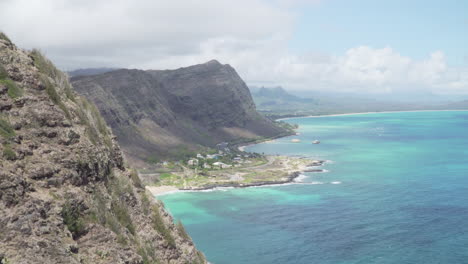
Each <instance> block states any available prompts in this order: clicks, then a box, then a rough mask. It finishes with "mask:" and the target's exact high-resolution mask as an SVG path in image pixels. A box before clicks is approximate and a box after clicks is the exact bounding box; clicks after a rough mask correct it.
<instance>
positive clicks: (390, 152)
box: [159, 111, 468, 264]
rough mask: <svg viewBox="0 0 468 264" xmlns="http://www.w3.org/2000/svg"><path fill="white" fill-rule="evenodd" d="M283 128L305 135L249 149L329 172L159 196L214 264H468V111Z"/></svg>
mask: <svg viewBox="0 0 468 264" xmlns="http://www.w3.org/2000/svg"><path fill="white" fill-rule="evenodd" d="M287 121H288V122H290V123H297V124H299V130H298V132H299V133H300V135H298V136H293V137H287V138H281V139H278V140H275V141H274V142H268V143H262V144H258V145H255V146H251V147H249V148H247V150H248V151H255V152H264V153H265V154H282V155H299V156H305V157H310V158H313V159H323V160H329V161H330V162H328V163H327V164H326V165H325V166H324V167H323V168H324V169H326V170H328V172H326V173H315V174H314V173H309V174H306V175H307V177H306V178H304V179H303V182H302V183H298V184H291V185H284V186H268V187H259V188H246V189H228V190H220V191H212V192H185V193H175V194H169V195H165V196H161V197H159V198H160V199H162V200H163V201H164V202H165V204H166V208H167V209H168V210H169V211H170V212H171V213H172V215H173V216H174V217H175V218H176V219H180V220H181V221H182V222H183V223H184V224H185V226H186V229H187V231H188V232H189V233H190V235H191V236H192V237H193V240H194V242H195V244H196V245H197V247H198V248H199V249H200V250H202V251H203V252H204V253H205V254H206V256H207V258H208V260H209V261H210V262H212V263H215V264H223V263H229V264H231V263H236V264H238V263H244V264H245V263H252V264H253V263H255V264H272V263H278V264H284V263H301V264H302V263H303V264H310V263H324V264H327V263H343V264H344V263H346V264H350V263H468V112H463V111H458V112H457V111H455V112H405V113H404V112H400V113H380V114H359V115H348V116H330V117H319V118H297V119H289V120H287ZM292 138H298V139H300V140H301V142H300V143H292V142H291V139H292ZM315 139H318V140H320V141H321V144H318V145H314V144H312V143H311V142H312V141H313V140H315Z"/></svg>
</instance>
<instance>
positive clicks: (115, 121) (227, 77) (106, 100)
mask: <svg viewBox="0 0 468 264" xmlns="http://www.w3.org/2000/svg"><path fill="white" fill-rule="evenodd" d="M71 80H72V83H73V86H74V87H75V89H76V90H77V91H78V92H79V93H81V94H82V95H84V96H86V97H87V98H89V99H90V100H92V101H93V102H94V103H95V104H96V105H97V107H98V108H99V110H100V112H101V114H102V115H103V117H104V119H105V120H106V121H107V122H108V123H109V124H110V126H111V127H112V129H113V131H114V133H115V134H116V135H117V139H118V141H119V143H120V144H121V145H122V147H123V151H124V152H125V153H126V154H127V157H128V158H129V159H130V161H132V162H133V163H134V164H136V165H140V166H143V165H145V161H147V160H148V159H149V158H150V159H154V158H157V159H164V158H171V157H173V158H174V157H175V158H177V157H180V156H181V155H183V154H184V153H187V152H189V151H192V150H198V149H200V148H203V147H214V146H215V145H216V144H217V143H220V142H223V141H230V142H240V141H246V140H254V139H258V138H262V137H275V136H279V135H285V134H287V133H288V131H287V130H285V129H283V128H281V127H278V126H277V125H275V123H274V122H272V121H271V120H269V119H267V118H265V117H263V116H262V115H260V114H259V113H258V112H257V111H256V107H255V104H254V102H253V100H252V97H251V95H250V92H249V89H248V88H247V86H246V85H245V83H244V81H243V80H242V79H241V78H240V77H239V75H238V74H237V73H236V71H235V70H234V69H233V68H232V67H231V66H229V65H222V64H220V63H219V62H218V61H214V60H213V61H209V62H207V63H204V64H199V65H194V66H190V67H186V68H180V69H177V70H163V71H156V70H151V71H143V70H127V69H121V70H117V71H112V72H107V73H104V74H99V75H93V76H79V77H73V78H72V79H71Z"/></svg>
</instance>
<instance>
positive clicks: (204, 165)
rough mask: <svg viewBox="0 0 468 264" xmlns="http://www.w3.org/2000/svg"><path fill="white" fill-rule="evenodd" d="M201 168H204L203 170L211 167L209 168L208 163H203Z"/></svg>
mask: <svg viewBox="0 0 468 264" xmlns="http://www.w3.org/2000/svg"><path fill="white" fill-rule="evenodd" d="M203 168H205V169H211V166H210V164H208V163H203Z"/></svg>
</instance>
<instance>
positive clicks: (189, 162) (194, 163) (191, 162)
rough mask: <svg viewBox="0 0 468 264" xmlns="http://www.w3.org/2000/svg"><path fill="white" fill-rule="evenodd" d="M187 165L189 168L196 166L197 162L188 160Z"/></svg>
mask: <svg viewBox="0 0 468 264" xmlns="http://www.w3.org/2000/svg"><path fill="white" fill-rule="evenodd" d="M187 164H188V165H189V166H198V160H197V159H190V160H189V161H187Z"/></svg>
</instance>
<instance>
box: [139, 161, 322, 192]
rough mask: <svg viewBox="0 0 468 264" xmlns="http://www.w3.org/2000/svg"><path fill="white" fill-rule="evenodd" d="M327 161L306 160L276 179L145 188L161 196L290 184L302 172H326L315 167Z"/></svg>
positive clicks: (301, 174)
mask: <svg viewBox="0 0 468 264" xmlns="http://www.w3.org/2000/svg"><path fill="white" fill-rule="evenodd" d="M326 162H327V161H325V160H308V164H307V165H306V166H303V167H301V168H298V169H297V170H294V171H293V172H290V173H288V175H287V176H286V177H282V178H280V179H277V180H259V181H254V182H218V183H216V182H213V183H210V184H206V185H202V186H194V187H189V188H177V187H175V186H171V185H161V186H146V187H145V188H146V190H148V191H149V192H151V194H152V195H153V196H155V197H156V196H162V195H167V194H172V193H177V192H202V191H209V190H216V189H218V188H249V187H261V186H274V185H284V184H292V183H294V182H295V180H296V179H297V178H299V177H301V176H303V173H304V172H312V173H323V172H327V170H324V169H317V167H321V166H323V164H325V163H326Z"/></svg>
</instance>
